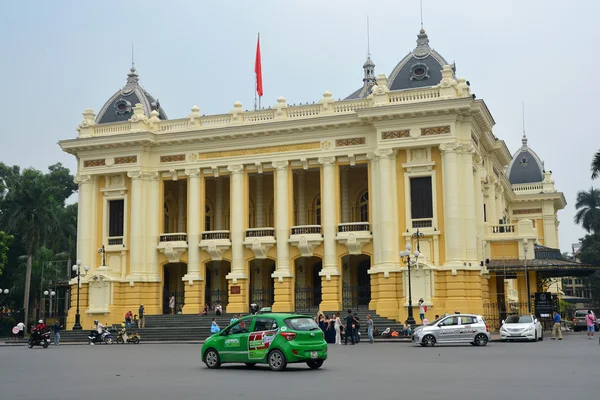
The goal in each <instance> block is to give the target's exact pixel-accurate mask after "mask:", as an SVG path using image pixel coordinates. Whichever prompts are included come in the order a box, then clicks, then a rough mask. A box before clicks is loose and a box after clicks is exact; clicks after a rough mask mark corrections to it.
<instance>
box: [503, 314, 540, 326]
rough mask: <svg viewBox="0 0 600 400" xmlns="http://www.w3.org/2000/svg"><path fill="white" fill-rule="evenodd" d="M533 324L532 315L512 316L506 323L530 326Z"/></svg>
mask: <svg viewBox="0 0 600 400" xmlns="http://www.w3.org/2000/svg"><path fill="white" fill-rule="evenodd" d="M532 322H533V318H531V315H511V316H510V317H508V318H506V321H504V323H505V324H530V323H532Z"/></svg>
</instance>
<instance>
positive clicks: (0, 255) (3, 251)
mask: <svg viewBox="0 0 600 400" xmlns="http://www.w3.org/2000/svg"><path fill="white" fill-rule="evenodd" d="M13 239H14V236H12V235H8V234H6V233H5V232H2V231H0V275H2V271H3V270H4V267H6V264H7V263H8V250H9V249H10V244H11V243H12V241H13Z"/></svg>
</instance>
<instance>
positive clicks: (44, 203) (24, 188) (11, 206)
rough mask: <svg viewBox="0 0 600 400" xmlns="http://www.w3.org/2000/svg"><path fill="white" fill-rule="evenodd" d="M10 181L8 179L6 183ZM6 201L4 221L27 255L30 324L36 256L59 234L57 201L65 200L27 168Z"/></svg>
mask: <svg viewBox="0 0 600 400" xmlns="http://www.w3.org/2000/svg"><path fill="white" fill-rule="evenodd" d="M5 181H6V180H5ZM7 187H8V190H5V193H4V197H3V199H2V214H1V215H0V222H1V223H2V226H5V227H6V229H7V231H8V232H9V233H14V234H15V235H17V236H18V237H19V238H20V240H21V243H22V245H23V248H24V249H25V251H26V253H27V268H26V271H25V282H24V286H25V289H24V293H23V308H24V310H25V318H24V321H23V322H24V323H25V324H27V323H28V315H29V291H30V285H31V269H32V264H33V257H34V255H35V254H36V252H37V251H38V249H39V248H40V247H41V246H42V245H43V244H45V243H46V242H47V241H49V239H50V238H51V237H52V236H53V235H54V234H55V233H56V232H57V230H58V227H59V221H58V218H57V215H56V210H57V201H58V202H60V203H62V201H64V195H63V193H60V190H59V189H60V188H59V187H57V185H55V184H51V183H50V181H49V179H47V178H46V176H44V175H43V174H42V173H41V172H40V171H38V170H35V169H25V170H23V172H22V174H21V175H20V177H19V178H18V179H14V180H13V181H12V182H10V183H9V184H8V185H7Z"/></svg>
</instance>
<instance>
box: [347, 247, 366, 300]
mask: <svg viewBox="0 0 600 400" xmlns="http://www.w3.org/2000/svg"><path fill="white" fill-rule="evenodd" d="M370 268H371V257H369V256H368V255H366V254H357V255H352V254H348V255H346V256H344V257H342V306H343V308H344V309H347V308H352V309H357V308H368V307H369V302H370V301H371V277H370V276H369V272H368V271H369V269H370Z"/></svg>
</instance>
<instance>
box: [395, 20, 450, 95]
mask: <svg viewBox="0 0 600 400" xmlns="http://www.w3.org/2000/svg"><path fill="white" fill-rule="evenodd" d="M444 65H449V64H448V62H447V61H446V60H445V59H444V57H442V56H441V55H440V54H439V53H438V52H437V51H435V50H433V49H432V48H431V47H429V37H428V36H427V33H425V30H424V29H421V30H420V31H419V34H418V35H417V47H415V48H414V50H413V51H411V52H410V53H408V54H407V55H406V57H404V58H403V59H402V60H401V61H400V62H399V63H398V65H396V67H395V68H394V70H393V71H392V73H391V74H390V77H389V78H388V82H389V88H390V90H402V89H413V88H420V87H427V86H435V85H437V84H438V83H440V82H441V81H442V68H443V66H444ZM451 67H452V70H453V71H455V66H454V64H452V65H451Z"/></svg>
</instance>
